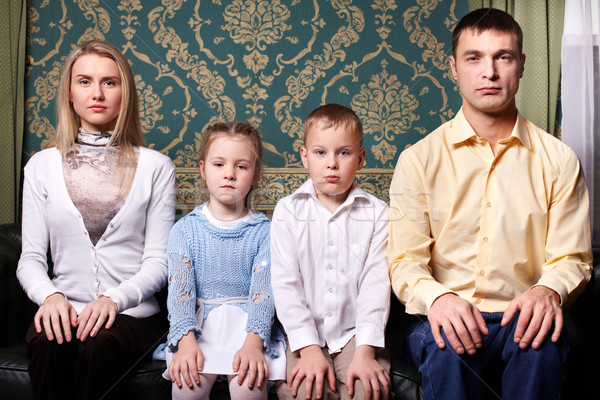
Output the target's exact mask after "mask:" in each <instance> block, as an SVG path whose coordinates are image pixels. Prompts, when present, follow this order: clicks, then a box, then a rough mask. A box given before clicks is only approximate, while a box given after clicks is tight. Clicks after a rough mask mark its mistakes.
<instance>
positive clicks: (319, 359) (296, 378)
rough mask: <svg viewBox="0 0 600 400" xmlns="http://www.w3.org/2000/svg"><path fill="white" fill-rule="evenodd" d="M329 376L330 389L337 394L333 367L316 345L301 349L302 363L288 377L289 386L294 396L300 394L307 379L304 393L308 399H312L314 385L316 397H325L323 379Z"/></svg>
mask: <svg viewBox="0 0 600 400" xmlns="http://www.w3.org/2000/svg"><path fill="white" fill-rule="evenodd" d="M325 376H327V381H328V382H329V388H330V389H331V391H332V392H335V373H334V372H333V367H332V366H331V365H329V363H328V362H327V360H326V359H325V356H323V353H322V352H321V348H320V347H319V346H318V345H316V344H313V345H310V346H306V347H303V348H302V349H300V361H298V364H296V366H295V367H294V369H293V370H292V372H290V376H289V377H288V385H289V386H290V387H291V388H292V396H294V397H296V395H297V394H298V387H299V386H300V384H301V383H302V381H303V380H304V378H306V383H305V386H304V392H305V397H306V399H310V398H311V397H312V389H313V384H314V388H315V397H316V398H317V399H320V398H321V397H323V383H324V382H323V379H324V377H325Z"/></svg>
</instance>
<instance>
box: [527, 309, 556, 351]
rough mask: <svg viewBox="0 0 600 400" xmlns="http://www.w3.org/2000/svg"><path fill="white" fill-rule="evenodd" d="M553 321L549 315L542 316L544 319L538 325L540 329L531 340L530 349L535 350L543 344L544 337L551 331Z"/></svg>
mask: <svg viewBox="0 0 600 400" xmlns="http://www.w3.org/2000/svg"><path fill="white" fill-rule="evenodd" d="M553 321H554V320H553V318H552V315H551V314H546V315H545V316H544V319H543V320H542V323H541V325H540V329H539V330H538V332H536V335H535V337H534V338H533V339H532V342H531V347H533V348H534V349H536V350H537V349H539V348H540V347H541V346H542V343H544V340H546V336H548V333H549V332H550V330H551V329H552V322H553Z"/></svg>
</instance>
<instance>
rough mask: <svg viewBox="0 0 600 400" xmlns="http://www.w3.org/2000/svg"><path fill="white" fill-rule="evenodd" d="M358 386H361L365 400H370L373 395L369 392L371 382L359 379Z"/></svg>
mask: <svg viewBox="0 0 600 400" xmlns="http://www.w3.org/2000/svg"><path fill="white" fill-rule="evenodd" d="M360 384H361V385H362V388H363V393H364V395H365V400H371V395H372V393H373V391H372V390H371V382H370V381H369V380H368V379H361V380H360ZM378 386H379V385H378Z"/></svg>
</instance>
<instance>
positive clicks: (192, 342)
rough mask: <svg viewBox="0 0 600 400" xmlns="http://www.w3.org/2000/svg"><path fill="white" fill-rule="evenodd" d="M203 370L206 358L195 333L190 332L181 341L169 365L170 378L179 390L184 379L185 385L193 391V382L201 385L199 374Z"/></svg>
mask: <svg viewBox="0 0 600 400" xmlns="http://www.w3.org/2000/svg"><path fill="white" fill-rule="evenodd" d="M202 368H204V356H203V355H202V350H200V347H198V344H197V343H196V336H195V335H194V332H192V331H190V332H188V333H187V334H186V335H184V336H183V337H182V338H181V339H180V340H179V344H178V350H177V353H175V354H174V355H173V359H172V360H171V364H170V365H169V376H170V377H171V380H172V381H173V382H175V383H176V384H177V386H178V387H179V388H181V385H182V380H181V378H182V377H183V381H185V384H186V385H188V386H189V387H190V389H192V388H193V387H194V384H193V383H192V380H193V381H194V382H196V385H200V375H199V374H198V372H201V371H202ZM190 378H191V379H190Z"/></svg>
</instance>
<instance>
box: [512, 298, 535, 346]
mask: <svg viewBox="0 0 600 400" xmlns="http://www.w3.org/2000/svg"><path fill="white" fill-rule="evenodd" d="M531 317H532V310H531V308H529V307H524V308H522V309H521V313H520V314H519V317H518V318H519V319H518V320H517V327H516V329H515V336H514V341H515V343H520V342H521V341H522V340H523V335H524V334H525V331H526V330H527V326H529V321H530V320H531Z"/></svg>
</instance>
